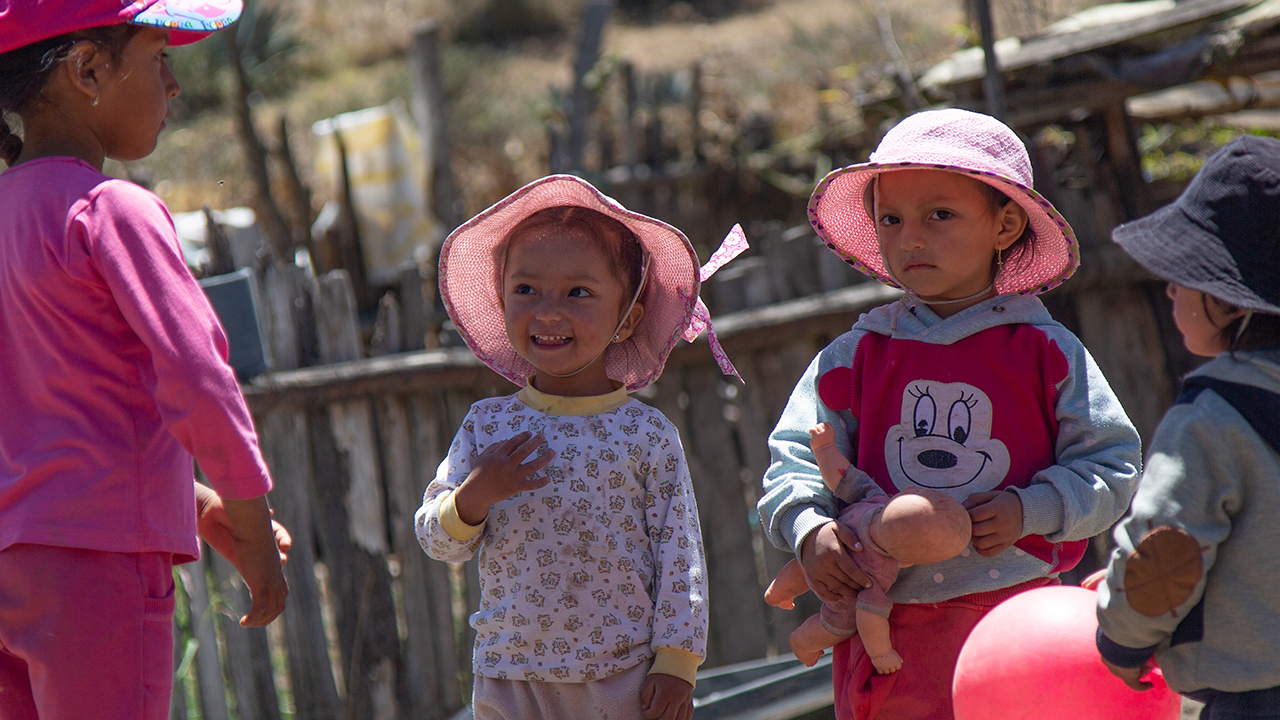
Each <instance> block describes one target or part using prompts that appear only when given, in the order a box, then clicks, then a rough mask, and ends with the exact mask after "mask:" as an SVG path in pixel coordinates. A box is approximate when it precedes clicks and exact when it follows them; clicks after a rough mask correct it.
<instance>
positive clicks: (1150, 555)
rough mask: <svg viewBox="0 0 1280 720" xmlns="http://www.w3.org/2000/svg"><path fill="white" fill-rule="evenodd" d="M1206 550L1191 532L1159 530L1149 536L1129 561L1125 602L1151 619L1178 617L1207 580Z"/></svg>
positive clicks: (1123, 590) (1125, 577)
mask: <svg viewBox="0 0 1280 720" xmlns="http://www.w3.org/2000/svg"><path fill="white" fill-rule="evenodd" d="M1205 549H1206V548H1202V547H1201V546H1200V543H1199V542H1197V541H1196V539H1195V538H1193V537H1191V535H1190V534H1188V533H1187V531H1185V530H1182V529H1179V528H1173V527H1158V528H1154V529H1152V530H1151V531H1150V532H1148V533H1147V535H1146V537H1144V538H1143V539H1142V542H1140V543H1138V546H1137V547H1136V548H1135V549H1134V551H1133V552H1132V553H1130V554H1129V557H1128V558H1127V559H1126V561H1125V569H1124V587H1123V588H1122V589H1121V591H1122V592H1123V593H1124V596H1125V600H1126V601H1127V602H1128V603H1129V607H1131V608H1133V610H1134V612H1137V613H1138V614H1140V615H1145V616H1147V617H1159V616H1161V615H1165V614H1171V615H1173V616H1174V617H1177V614H1178V608H1180V607H1182V606H1183V605H1184V604H1186V602H1187V601H1188V600H1190V599H1191V596H1192V594H1194V593H1195V590H1196V587H1197V586H1198V585H1199V584H1200V578H1201V577H1203V576H1204V558H1203V556H1202V553H1203V552H1204V550H1205Z"/></svg>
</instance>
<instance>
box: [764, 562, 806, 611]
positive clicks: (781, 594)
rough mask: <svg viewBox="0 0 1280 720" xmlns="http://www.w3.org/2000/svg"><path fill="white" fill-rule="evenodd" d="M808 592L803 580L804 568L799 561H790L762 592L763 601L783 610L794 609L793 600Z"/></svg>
mask: <svg viewBox="0 0 1280 720" xmlns="http://www.w3.org/2000/svg"><path fill="white" fill-rule="evenodd" d="M808 591H809V583H808V582H807V581H806V580H805V579H804V568H802V567H800V561H799V560H792V561H791V562H789V563H787V564H786V565H783V566H782V569H781V570H779V571H778V577H776V578H774V579H773V582H771V583H769V589H768V590H765V591H764V601H765V602H767V603H769V604H770V605H772V606H774V607H780V608H782V609H783V610H792V609H794V608H795V606H796V603H795V599H796V598H797V597H799V596H800V595H803V594H805V593H806V592H808Z"/></svg>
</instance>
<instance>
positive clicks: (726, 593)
mask: <svg viewBox="0 0 1280 720" xmlns="http://www.w3.org/2000/svg"><path fill="white" fill-rule="evenodd" d="M722 382H723V381H722V380H721V377H720V370H719V369H718V368H717V367H716V366H715V365H707V366H698V367H690V368H687V374H686V375H685V388H686V392H688V393H689V406H688V418H689V419H688V423H689V426H688V433H689V434H688V435H687V436H686V437H685V443H686V445H685V448H686V453H689V452H690V451H692V453H694V454H696V455H697V456H698V458H699V460H700V463H699V465H700V471H699V472H698V474H697V475H695V476H694V477H693V484H694V491H695V493H696V494H697V499H698V515H699V518H700V521H701V524H702V540H703V546H704V548H705V551H706V555H707V567H708V581H709V585H710V587H709V595H710V609H711V627H710V632H709V633H708V638H707V644H708V657H707V666H708V667H714V666H715V665H725V664H729V663H735V662H742V661H745V660H754V659H756V658H761V657H764V656H765V654H766V653H767V652H768V649H769V638H768V635H767V629H766V624H765V607H766V606H765V604H764V598H763V597H762V594H761V592H760V589H759V581H758V575H757V570H756V559H755V553H754V552H753V550H752V543H751V529H750V527H749V526H748V524H747V507H746V501H745V495H744V493H743V476H742V470H743V468H742V463H741V461H740V459H739V457H738V454H737V450H736V445H737V443H736V442H735V438H734V437H733V434H732V432H731V429H730V427H729V424H728V423H726V422H725V406H726V403H725V401H724V398H723V397H722V396H721V393H720V385H721V384H722Z"/></svg>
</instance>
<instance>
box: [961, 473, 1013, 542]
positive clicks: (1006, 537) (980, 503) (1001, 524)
mask: <svg viewBox="0 0 1280 720" xmlns="http://www.w3.org/2000/svg"><path fill="white" fill-rule="evenodd" d="M963 505H964V508H965V509H966V510H968V511H969V519H970V520H971V521H973V549H974V550H977V551H978V554H979V555H981V556H983V557H995V556H996V555H999V554H1000V553H1002V552H1004V551H1005V550H1008V549H1009V548H1010V547H1011V546H1012V545H1013V544H1014V543H1015V542H1017V541H1018V540H1020V539H1021V538H1022V499H1021V498H1019V497H1018V494H1017V493H1012V492H1007V491H1004V490H1000V491H996V492H980V493H974V494H972V495H970V496H969V497H968V498H966V499H965V501H964V503H963Z"/></svg>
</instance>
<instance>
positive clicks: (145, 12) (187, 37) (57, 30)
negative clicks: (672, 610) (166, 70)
mask: <svg viewBox="0 0 1280 720" xmlns="http://www.w3.org/2000/svg"><path fill="white" fill-rule="evenodd" d="M243 10H244V3H243V2H242V0H137V1H136V2H129V0H0V53H6V52H9V51H10V50H17V49H18V48H20V47H24V46H26V45H30V44H32V43H35V42H40V41H41V40H48V39H49V38H52V37H57V36H58V35H65V34H66V33H71V32H76V31H79V30H88V29H89V28H94V27H103V26H107V25H120V24H122V23H130V24H133V25H150V26H153V27H160V28H169V30H170V32H169V44H170V45H187V44H190V43H193V42H195V41H197V40H201V39H203V38H204V37H205V36H207V35H208V34H209V33H212V32H217V31H218V30H221V29H222V28H224V27H227V26H228V25H230V24H231V23H233V22H235V21H236V20H237V19H238V18H239V17H240V13H241V12H242V11H243Z"/></svg>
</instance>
